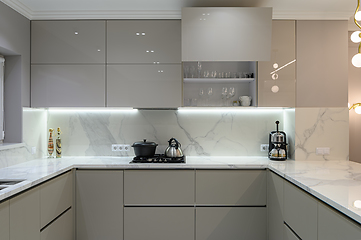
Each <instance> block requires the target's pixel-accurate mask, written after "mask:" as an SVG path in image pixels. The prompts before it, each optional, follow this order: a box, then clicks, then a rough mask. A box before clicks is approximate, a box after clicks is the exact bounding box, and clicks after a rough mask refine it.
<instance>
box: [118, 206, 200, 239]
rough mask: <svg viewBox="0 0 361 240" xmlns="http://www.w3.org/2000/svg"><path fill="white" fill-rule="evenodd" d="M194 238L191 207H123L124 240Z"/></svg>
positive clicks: (192, 210) (192, 209)
mask: <svg viewBox="0 0 361 240" xmlns="http://www.w3.org/2000/svg"><path fill="white" fill-rule="evenodd" d="M140 239H156V240H170V239H171V240H194V208H193V207H128V208H127V207H125V208H124V240H140Z"/></svg>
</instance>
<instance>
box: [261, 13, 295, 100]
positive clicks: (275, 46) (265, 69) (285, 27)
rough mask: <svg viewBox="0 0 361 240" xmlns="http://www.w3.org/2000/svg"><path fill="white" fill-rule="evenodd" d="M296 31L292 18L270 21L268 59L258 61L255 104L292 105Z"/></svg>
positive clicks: (293, 97) (293, 98)
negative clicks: (256, 99) (270, 49)
mask: <svg viewBox="0 0 361 240" xmlns="http://www.w3.org/2000/svg"><path fill="white" fill-rule="evenodd" d="M295 31H296V22H295V21H294V20H273V21H272V52H271V59H270V61H260V62H258V106H260V107H295V102H296V62H295V60H296V34H295ZM277 88H278V91H276V90H277Z"/></svg>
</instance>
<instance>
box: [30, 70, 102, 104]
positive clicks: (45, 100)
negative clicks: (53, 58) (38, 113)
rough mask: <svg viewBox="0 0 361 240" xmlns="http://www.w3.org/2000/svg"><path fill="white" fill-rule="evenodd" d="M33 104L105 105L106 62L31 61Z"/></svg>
mask: <svg viewBox="0 0 361 240" xmlns="http://www.w3.org/2000/svg"><path fill="white" fill-rule="evenodd" d="M31 93H32V94H31V105H32V107H104V106H105V66H104V65H103V66H102V65H33V66H32V67H31Z"/></svg>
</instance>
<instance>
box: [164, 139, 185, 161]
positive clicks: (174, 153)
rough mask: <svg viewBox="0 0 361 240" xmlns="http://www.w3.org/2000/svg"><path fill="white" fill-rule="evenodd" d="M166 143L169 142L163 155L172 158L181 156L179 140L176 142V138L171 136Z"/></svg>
mask: <svg viewBox="0 0 361 240" xmlns="http://www.w3.org/2000/svg"><path fill="white" fill-rule="evenodd" d="M168 143H169V146H168V147H167V149H166V150H165V155H166V156H167V157H173V158H178V157H183V152H182V149H181V144H180V142H178V140H177V139H175V138H171V139H169V141H168Z"/></svg>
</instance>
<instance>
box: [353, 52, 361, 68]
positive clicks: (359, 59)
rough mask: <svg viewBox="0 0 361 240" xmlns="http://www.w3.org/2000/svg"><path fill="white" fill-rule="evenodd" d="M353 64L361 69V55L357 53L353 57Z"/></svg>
mask: <svg viewBox="0 0 361 240" xmlns="http://www.w3.org/2000/svg"><path fill="white" fill-rule="evenodd" d="M351 62H352V65H354V66H355V67H358V68H359V67H361V53H357V54H356V55H355V56H353V58H352V61H351Z"/></svg>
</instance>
